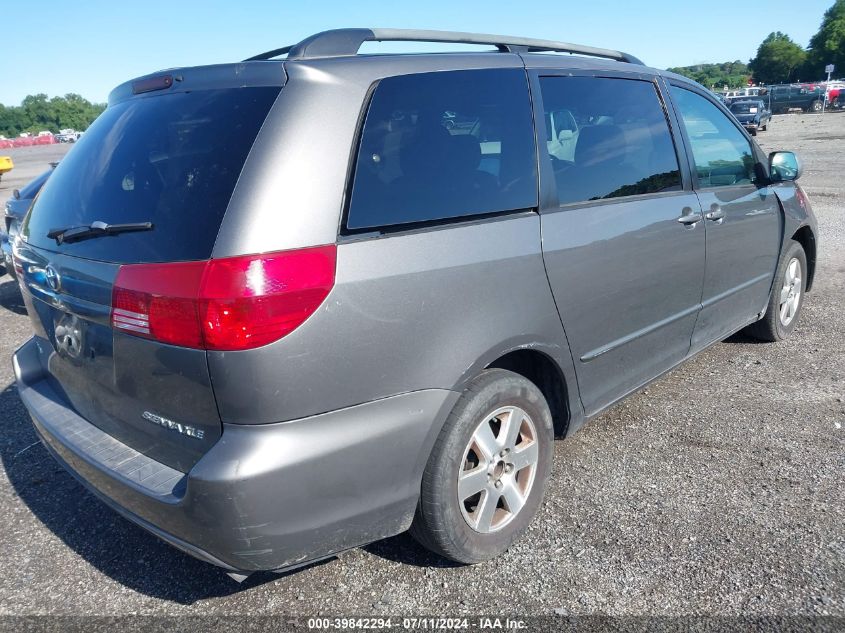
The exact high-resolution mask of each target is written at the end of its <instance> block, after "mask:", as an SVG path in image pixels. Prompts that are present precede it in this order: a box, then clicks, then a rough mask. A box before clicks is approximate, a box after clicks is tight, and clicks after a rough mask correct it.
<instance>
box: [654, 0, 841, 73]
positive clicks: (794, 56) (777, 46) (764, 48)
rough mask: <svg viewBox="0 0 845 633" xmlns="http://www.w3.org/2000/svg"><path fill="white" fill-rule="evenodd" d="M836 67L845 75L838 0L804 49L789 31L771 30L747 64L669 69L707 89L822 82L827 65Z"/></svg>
mask: <svg viewBox="0 0 845 633" xmlns="http://www.w3.org/2000/svg"><path fill="white" fill-rule="evenodd" d="M828 64H833V65H834V66H835V67H836V71H835V73H834V77H837V76H845V0H836V2H834V4H833V6H832V7H830V8H829V9H828V10H827V11H825V14H824V17H823V18H822V23H821V26H820V27H819V30H818V32H816V34H815V35H814V36H813V37H812V38H811V39H810V45H809V46H808V47H807V48H806V49H805V48H803V47H802V46H801V45H800V44H798V43H796V42H794V41H793V40H792V39H791V38H790V37H789V36H788V35H787V34H786V33H782V32H780V31H775V32H774V33H770V34H769V35H768V36H767V37H766V39H764V40H763V41H762V43H761V44H760V46H759V47H758V48H757V55H756V56H755V57H754V58H753V59H752V60H751V61H749V62H748V65H747V66H746V65H745V64H743V63H741V62H739V61H736V62H728V63H724V64H699V65H697V66H683V67H677V68H669V70H670V71H672V72H675V73H678V74H679V75H684V76H686V77H689V78H690V79H693V80H695V81H697V82H698V83H700V84H702V85H704V86H707V87H708V88H717V89H718V88H723V87H724V86H728V87H730V88H736V87H739V86H745V85H746V84H747V83H748V81H749V80H753V81H754V83H756V84H785V83H793V82H798V81H806V82H811V81H819V80H820V79H822V78H826V75H825V73H824V68H825V66H827V65H828Z"/></svg>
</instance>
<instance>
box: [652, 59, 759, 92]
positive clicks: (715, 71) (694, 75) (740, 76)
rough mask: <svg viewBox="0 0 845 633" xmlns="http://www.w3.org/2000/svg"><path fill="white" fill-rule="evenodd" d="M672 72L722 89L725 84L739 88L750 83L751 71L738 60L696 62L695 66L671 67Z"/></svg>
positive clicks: (712, 87) (709, 86)
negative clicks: (713, 62) (708, 62)
mask: <svg viewBox="0 0 845 633" xmlns="http://www.w3.org/2000/svg"><path fill="white" fill-rule="evenodd" d="M668 70H669V71H670V72H673V73H677V74H678V75H683V76H684V77H689V78H690V79H692V80H693V81H697V82H698V83H700V84H701V85H702V86H705V87H707V88H711V89H714V88H715V89H717V90H718V89H721V88H724V87H725V86H728V87H729V88H738V87H740V86H745V85H746V84H747V83H748V78H749V77H750V76H751V71H750V70H748V66H746V65H745V64H743V63H742V62H741V61H739V60H737V61H735V62H724V63H721V64H696V65H695V66H679V67H675V68H669V69H668Z"/></svg>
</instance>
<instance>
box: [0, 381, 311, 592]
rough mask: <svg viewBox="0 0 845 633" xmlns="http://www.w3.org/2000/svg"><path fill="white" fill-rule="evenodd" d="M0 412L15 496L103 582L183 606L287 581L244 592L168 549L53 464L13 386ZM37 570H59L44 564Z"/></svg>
mask: <svg viewBox="0 0 845 633" xmlns="http://www.w3.org/2000/svg"><path fill="white" fill-rule="evenodd" d="M0 411H2V412H3V415H2V416H0V437H3V439H4V441H3V442H2V445H0V460H2V463H3V468H4V469H5V471H6V476H7V477H8V479H9V482H10V483H11V485H12V487H13V488H14V490H15V492H16V493H17V495H18V496H19V497H20V499H21V501H23V502H24V503H25V504H26V506H27V507H28V508H29V509H30V510H31V511H32V513H33V514H34V515H35V516H36V517H37V518H38V520H40V521H41V522H42V523H43V524H44V525H45V526H46V527H47V528H48V529H49V530H50V531H51V532H53V534H55V535H56V536H58V537H59V538H60V539H61V540H62V541H63V543H64V544H65V545H66V546H68V547H70V548H71V549H73V551H74V552H76V553H77V554H79V556H81V557H82V558H83V559H84V560H85V561H86V562H88V563H89V564H90V565H93V566H94V567H95V568H97V569H98V570H99V571H100V572H102V573H103V574H106V575H107V576H109V577H110V578H112V579H114V580H116V581H117V582H119V583H121V584H123V585H124V586H126V587H129V588H130V589H133V590H135V591H138V592H141V593H143V594H146V595H148V596H151V597H154V598H160V599H162V600H170V601H173V602H177V603H180V604H192V603H194V602H196V601H198V600H203V599H206V598H214V597H222V596H228V595H231V594H234V593H238V592H241V591H244V590H247V589H251V588H253V587H257V586H259V585H262V584H265V583H267V582H272V581H275V580H278V579H279V578H282V577H284V576H286V575H287V574H273V573H269V572H268V573H258V574H253V575H252V576H250V577H249V578H247V579H246V580H245V581H244V582H243V583H240V584H238V583H237V582H235V581H234V580H232V579H231V578H229V577H228V576H226V574H225V573H224V572H223V570H221V569H218V568H217V567H214V566H213V565H210V564H208V563H204V562H202V561H199V560H196V559H194V558H192V557H190V556H188V555H187V554H183V553H182V552H180V551H179V550H177V549H175V548H173V547H171V546H169V545H167V544H166V543H164V542H162V541H160V540H159V539H157V538H156V537H154V536H153V535H151V534H149V533H148V532H146V531H144V530H142V529H141V528H139V527H137V526H136V525H134V524H133V523H131V522H129V521H128V520H126V519H124V518H123V517H121V516H119V515H118V514H117V513H115V512H114V511H112V510H111V509H110V508H108V507H107V506H106V505H104V504H103V503H102V502H101V501H99V500H98V499H97V498H96V497H94V496H93V495H92V494H91V493H89V492H88V491H87V490H86V489H85V488H84V487H83V486H82V485H81V484H80V483H79V482H77V481H76V479H74V478H73V477H72V476H71V475H70V474H69V473H67V472H66V471H65V470H64V469H63V468H62V467H61V466H60V465H59V464H58V463H57V462H56V461H55V460H54V459H53V458H52V456H50V454H49V453H48V452H47V450H46V449H45V448H44V447H43V446H42V445H41V443H40V441H39V440H38V437H37V436H36V434H35V431H34V430H33V428H32V425H31V423H30V421H29V418H28V414H27V413H26V410H25V408H24V406H23V403H22V402H21V400H20V398H19V396H18V392H17V389H16V388H15V386H14V385H8V386H7V387H6V388H5V389H3V391H2V392H0ZM38 564H43V565H45V566H51V565H54V564H55V563H54V562H52V561H51V560H50V559H49V558H44V559H43V560H42V561H41V563H36V565H38ZM301 569H302V568H300V570H301ZM49 571H52V570H49ZM297 571H299V570H295V571H292V572H289V573H296V572H297ZM54 573H61V572H60V571H58V570H57V571H56V572H54ZM33 575H35V574H33Z"/></svg>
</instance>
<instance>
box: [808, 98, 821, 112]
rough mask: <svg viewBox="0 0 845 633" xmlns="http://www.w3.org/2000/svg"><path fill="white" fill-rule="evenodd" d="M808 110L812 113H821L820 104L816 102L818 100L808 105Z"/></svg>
mask: <svg viewBox="0 0 845 633" xmlns="http://www.w3.org/2000/svg"><path fill="white" fill-rule="evenodd" d="M810 109H811V110H812V111H813V112H821V111H822V102H821V101H818V100H816V101H813V103H811V104H810Z"/></svg>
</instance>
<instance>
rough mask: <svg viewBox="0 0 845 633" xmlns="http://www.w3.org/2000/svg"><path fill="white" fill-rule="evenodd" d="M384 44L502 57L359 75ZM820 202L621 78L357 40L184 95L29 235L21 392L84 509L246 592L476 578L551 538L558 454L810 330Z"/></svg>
mask: <svg viewBox="0 0 845 633" xmlns="http://www.w3.org/2000/svg"><path fill="white" fill-rule="evenodd" d="M386 40H420V41H439V42H460V43H475V44H483V45H492V46H493V47H494V49H496V50H493V51H479V52H477V53H455V54H451V53H441V54H413V55H407V54H405V55H403V54H389V55H376V54H368V55H363V54H358V50H359V47H360V46H361V45H362V44H363V43H364V42H370V41H386ZM555 52H562V53H574V55H560V54H554V53H555ZM280 57H283V58H282V59H277V58H280ZM800 174H801V166H800V163H799V162H798V160H797V158H796V157H795V155H793V154H791V153H789V152H777V153H774V154H772V155H770V156H769V157H767V156H765V155H764V154H763V153H762V152H761V151H760V149H759V148H758V147H757V145H756V144H755V143H754V141H753V140H752V139H751V138H750V137H749V136H748V134H747V133H746V132H745V130H743V129H742V127H741V126H740V125H739V124H738V123H737V121H736V120H735V119H734V118H733V117H732V116H731V115H730V114H729V112H728V111H727V110H726V109H725V108H724V106H722V105H721V104H720V103H719V102H718V101H716V99H715V98H714V97H713V95H712V94H710V93H709V92H708V91H707V90H705V89H703V88H702V87H700V86H699V85H697V84H695V83H693V82H691V81H689V80H687V79H685V78H683V77H680V76H678V75H674V74H671V73H668V72H663V71H659V70H654V69H651V68H647V67H645V66H644V65H642V63H641V62H639V61H638V60H637V59H636V58H634V57H632V56H630V55H627V54H625V53H620V52H617V51H611V50H605V49H596V48H590V47H584V46H577V45H571V44H564V43H559V42H549V41H543V40H529V39H521V38H508V37H498V36H490V35H473V34H466V33H442V32H433V31H399V30H370V29H343V30H338V31H328V32H324V33H320V34H317V35H314V36H312V37H310V38H308V39H306V40H304V41H303V42H301V43H299V44H298V45H296V46H293V47H286V48H283V49H278V50H275V51H270V52H268V53H265V54H263V55H259V56H256V57H254V58H251V59H249V60H246V61H244V62H241V63H234V64H223V65H216V66H208V67H200V68H180V69H176V70H168V71H162V72H159V73H155V74H152V75H149V76H145V77H142V78H140V79H136V80H133V81H129V82H127V83H125V84H122V85H120V86H118V87H117V88H116V89H115V90H114V91H113V92H112V93H111V95H110V98H109V106H108V108H107V109H106V111H105V112H104V113H103V114H102V115H101V116H100V117H99V118H98V119H97V120H96V121H95V123H94V124H93V125H92V126H91V127H90V128H89V129H88V131H87V132H86V134H85V136H83V137H82V139H81V140H80V141H79V143H78V144H76V145H75V146H74V148H73V149H72V150H71V151H70V152H69V153H68V155H67V156H66V158H65V159H64V160H62V162H61V164H59V166H58V167H57V168H56V170H55V172H54V173H53V175H52V176H51V178H50V179H49V180H48V181H47V184H46V185H45V186H44V188H43V190H42V191H41V193H40V194H39V196H38V198H37V199H36V200H35V202H34V204H33V206H32V208H31V210H30V212H29V214H28V216H27V218H26V220H25V222H24V225H23V227H22V230H21V233H20V236H19V238H18V239H17V240H16V243H15V245H14V263H15V266H16V270H17V272H18V277H19V281H20V285H21V289H22V291H23V296H24V301H25V303H26V307H27V311H28V313H29V316H30V319H31V321H32V326H33V329H34V335H33V337H32V338H31V339H30V340H29V341H28V342H27V343H25V344H24V345H23V346H22V347H21V348H20V349H19V350H18V351H17V353H16V354H15V356H14V370H15V374H16V378H17V384H18V390H19V393H20V396H21V399H22V400H23V402H24V403H25V405H26V407H27V409H28V410H29V412H30V414H31V416H32V419H33V423H34V425H35V428H36V430H37V432H38V434H39V436H40V437H41V439H42V440H43V443H44V445H45V446H46V447H47V449H48V450H49V451H50V452H51V453H52V454H53V456H54V457H55V458H56V459H57V460H58V461H59V462H60V463H62V464H63V465H64V466H65V467H67V468H68V469H69V470H70V471H71V472H72V473H73V474H74V475H75V476H76V477H78V479H79V480H80V481H81V482H82V483H83V484H85V485H86V486H87V487H88V488H90V489H91V490H92V491H93V492H94V493H95V494H97V495H98V496H99V497H100V498H101V499H102V500H103V501H104V502H105V503H107V504H108V505H110V506H111V507H113V508H114V509H115V510H117V511H118V512H120V513H121V514H123V515H124V516H125V517H127V518H128V519H130V520H132V521H134V522H136V523H138V524H139V525H141V526H143V527H145V528H146V529H148V530H149V531H151V532H153V533H154V534H156V535H158V536H159V537H161V538H162V539H164V540H165V541H167V542H169V543H171V544H173V545H175V546H176V547H178V548H180V549H182V550H184V551H186V552H188V553H190V554H192V555H194V556H196V557H198V558H200V559H203V560H206V561H209V562H211V563H214V564H216V565H219V566H221V567H223V568H225V569H226V570H227V571H228V572H229V573H230V574H231V575H232V576H233V577H235V578H243V577H244V576H246V575H247V574H249V573H251V572H254V571H258V570H282V569H290V568H292V567H295V566H298V565H301V564H304V563H306V562H309V561H313V560H316V559H320V558H324V557H327V556H330V555H332V554H335V553H337V552H340V551H342V550H345V549H348V548H352V547H356V546H359V545H362V544H365V543H368V542H371V541H374V540H377V539H380V538H383V537H387V536H390V535H394V534H397V533H400V532H402V531H404V530H407V529H409V528H410V530H411V532H412V534H413V535H414V536H415V537H416V538H417V539H418V540H419V541H420V542H421V543H422V544H423V545H425V546H426V547H428V548H430V549H432V550H433V551H435V552H438V553H440V554H442V555H444V556H446V557H449V558H451V559H454V560H456V561H460V562H464V563H473V562H477V561H481V560H484V559H487V558H490V557H492V556H494V555H496V554H498V553H500V552H502V551H503V550H505V549H506V548H507V547H508V546H509V545H510V544H511V543H512V542H513V541H514V540H515V539H516V538H517V537H518V536H519V535H520V534H522V533H523V532H524V531H525V530H526V527H527V525H528V523H529V522H530V521H531V519H532V517H533V516H534V515H535V513H536V512H537V511H538V509H539V507H540V504H541V501H542V497H543V492H544V488H545V486H546V483H547V481H548V479H549V473H550V469H551V465H552V451H553V439H554V437H555V436H557V437H565V436H568V435H570V434H572V433H573V432H574V431H575V430H577V429H578V428H579V427H580V426H581V425H582V424H583V423H584V421H585V420H586V419H588V418H590V417H592V416H595V415H597V414H598V413H600V412H601V411H603V410H604V409H606V408H607V407H609V406H611V405H612V404H613V403H615V402H617V401H619V400H620V399H621V398H624V397H625V396H626V395H628V394H630V393H631V392H633V391H635V390H637V389H639V388H640V387H642V386H643V385H645V384H646V383H648V382H649V381H651V380H654V379H655V378H656V377H658V376H660V375H661V374H663V373H665V372H667V371H669V370H670V369H672V368H673V367H675V366H676V365H678V364H679V363H681V362H683V361H684V360H685V359H688V358H690V357H691V356H693V355H694V354H697V353H698V352H700V351H701V350H703V349H705V348H706V347H707V346H708V345H710V344H712V343H714V342H717V341H720V340H722V339H724V338H725V337H727V336H729V335H731V334H733V333H734V332H737V331H739V330H741V329H743V328H748V331H749V332H750V333H751V334H753V335H754V336H757V337H759V338H761V339H764V340H768V341H775V340H779V339H782V338H784V337H786V336H787V335H789V334H790V332H791V331H792V330H793V329H794V328H795V324H796V322H797V320H798V317H799V314H800V310H801V304H802V300H803V297H804V294H805V292H806V291H807V290H809V289H810V285H811V283H812V280H813V272H814V269H815V261H816V234H817V231H816V221H815V219H814V216H813V214H812V212H811V210H810V206H809V203H808V201H807V198H806V196H805V195H804V193H803V191H802V189H801V188H800V187H799V186H798V185H797V184H796V183H795V180H796V179H797V178H798V177H799V176H800Z"/></svg>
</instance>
